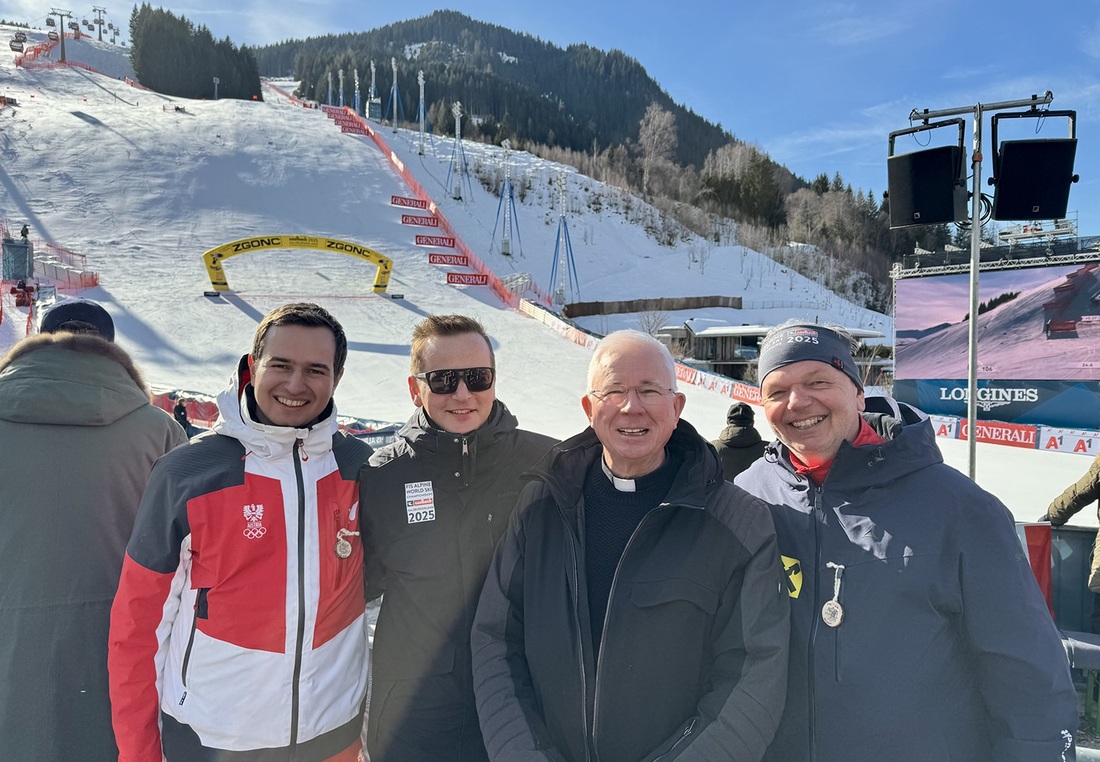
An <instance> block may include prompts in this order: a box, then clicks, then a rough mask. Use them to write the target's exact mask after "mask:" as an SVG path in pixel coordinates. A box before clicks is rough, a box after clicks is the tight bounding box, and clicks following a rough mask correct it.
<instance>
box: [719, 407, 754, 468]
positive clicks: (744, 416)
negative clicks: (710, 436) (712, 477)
mask: <svg viewBox="0 0 1100 762" xmlns="http://www.w3.org/2000/svg"><path fill="white" fill-rule="evenodd" d="M754 418H755V415H754V413H753V409H752V406H751V405H747V404H745V403H744V402H735V403H734V404H732V405H730V409H729V412H728V413H726V428H724V429H722V434H721V435H720V436H719V437H718V438H717V439H715V440H714V441H712V442H711V444H712V445H714V449H715V450H717V451H718V457H719V458H720V459H721V461H722V470H723V471H724V472H725V475H726V481H729V482H732V481H733V477H735V476H737V475H738V474H739V473H741V472H742V471H744V470H745V469H746V468H748V467H749V466H751V465H752V464H753V461H755V460H756V459H757V458H759V457H760V456H761V455H763V454H764V440H763V439H761V438H760V432H759V431H757V430H756V427H755V426H754V425H753V420H754Z"/></svg>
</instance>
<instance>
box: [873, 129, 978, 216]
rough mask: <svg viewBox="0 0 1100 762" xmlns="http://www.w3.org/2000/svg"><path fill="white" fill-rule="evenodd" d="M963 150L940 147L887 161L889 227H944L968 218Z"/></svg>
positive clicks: (953, 147) (890, 158)
mask: <svg viewBox="0 0 1100 762" xmlns="http://www.w3.org/2000/svg"><path fill="white" fill-rule="evenodd" d="M961 150H962V149H960V148H959V147H958V146H941V147H939V148H929V149H928V150H926V151H915V152H913V153H906V154H901V155H900V156H891V157H889V158H888V159H887V160H886V182H887V191H888V193H889V199H890V227H892V228H904V227H909V226H912V225H942V224H943V223H945V222H955V221H956V220H962V219H966V217H967V213H966V183H965V177H964V176H963V174H962V171H961V170H962V154H961Z"/></svg>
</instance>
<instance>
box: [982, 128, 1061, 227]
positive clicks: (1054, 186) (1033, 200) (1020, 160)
mask: <svg viewBox="0 0 1100 762" xmlns="http://www.w3.org/2000/svg"><path fill="white" fill-rule="evenodd" d="M1076 154H1077V138H1047V139H1043V140H1006V141H1004V142H1003V143H1001V152H1000V158H999V161H998V166H999V169H998V172H997V177H996V186H995V188H994V191H993V219H995V220H1053V219H1057V218H1059V217H1065V216H1066V206H1067V205H1068V204H1069V186H1070V183H1072V182H1073V159H1074V157H1075V155H1076Z"/></svg>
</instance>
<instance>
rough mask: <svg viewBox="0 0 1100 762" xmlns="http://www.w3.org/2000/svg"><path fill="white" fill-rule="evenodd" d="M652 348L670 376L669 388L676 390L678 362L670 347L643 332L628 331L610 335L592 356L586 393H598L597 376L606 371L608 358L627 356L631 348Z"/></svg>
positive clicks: (601, 342)
mask: <svg viewBox="0 0 1100 762" xmlns="http://www.w3.org/2000/svg"><path fill="white" fill-rule="evenodd" d="M638 347H650V348H652V349H655V350H657V352H659V353H660V357H661V363H662V365H663V366H664V371H665V373H666V374H667V376H668V386H669V388H670V389H676V361H675V360H673V359H672V355H671V354H670V353H669V351H668V347H666V346H665V345H664V344H662V343H661V342H660V341H658V340H657V339H655V338H653V337H652V336H650V335H649V334H648V333H645V332H643V331H636V330H634V329H628V330H624V331H615V332H613V333H609V334H608V335H607V336H605V337H604V338H603V340H602V341H600V345H599V346H598V347H596V351H595V352H594V353H593V354H592V360H591V361H590V362H589V363H588V381H587V388H586V391H589V392H591V391H596V390H595V389H594V388H593V386H592V385H593V383H595V380H596V376H597V375H598V374H599V373H600V371H601V370H603V369H604V367H605V365H606V361H607V358H608V357H613V356H616V355H621V354H625V353H626V352H628V351H629V350H630V349H631V348H638Z"/></svg>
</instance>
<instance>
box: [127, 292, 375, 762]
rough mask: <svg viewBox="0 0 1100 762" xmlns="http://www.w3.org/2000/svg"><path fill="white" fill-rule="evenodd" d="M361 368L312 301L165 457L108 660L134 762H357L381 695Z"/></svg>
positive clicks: (262, 338) (262, 334)
mask: <svg viewBox="0 0 1100 762" xmlns="http://www.w3.org/2000/svg"><path fill="white" fill-rule="evenodd" d="M346 356H347V339H346V337H345V335H344V331H343V329H342V328H341V327H340V324H339V323H338V322H337V321H336V319H335V318H333V317H332V316H331V315H330V314H329V313H328V312H326V311H325V310H323V309H322V308H320V307H318V306H317V305H313V304H288V305H284V306H282V307H279V308H277V309H276V310H274V311H273V312H271V313H270V314H268V315H267V316H266V317H265V318H264V319H263V321H262V322H261V323H260V326H259V328H258V329H257V331H256V336H255V338H254V341H253V347H252V352H251V354H249V355H247V356H245V357H244V358H242V360H241V362H240V364H239V365H238V368H237V373H236V374H235V376H234V378H233V380H232V383H231V384H230V386H229V388H227V389H226V390H225V391H224V392H223V393H222V394H221V396H220V397H219V398H218V406H219V408H220V419H219V421H218V423H217V425H216V426H215V427H214V430H213V431H212V432H211V433H209V434H205V435H202V436H199V437H196V438H195V439H193V440H192V441H191V442H190V443H189V444H187V445H185V446H183V447H180V448H178V449H177V450H175V451H173V452H172V453H170V454H169V456H166V457H163V458H161V459H160V460H159V461H158V462H157V464H156V466H155V467H154V469H153V473H152V475H151V477H150V480H149V485H148V487H147V489H146V490H145V494H144V496H143V497H142V501H141V506H140V508H139V509H138V516H137V521H136V524H135V527H134V533H133V535H132V537H131V539H130V543H129V545H128V546H127V551H126V559H125V562H124V565H123V570H122V579H121V582H120V584H119V590H118V595H117V596H116V598H115V603H114V607H113V609H112V612H111V635H110V648H109V656H108V668H109V672H110V689H111V704H112V716H113V723H114V730H115V735H116V737H117V741H118V746H119V760H120V762H161V759H162V754H163V756H164V758H166V759H168V760H169V762H204V761H205V760H218V761H219V762H222V761H223V760H225V761H228V760H236V759H241V760H244V759H247V760H249V762H260V761H262V760H268V759H271V760H275V759H278V760H281V761H283V762H288V761H293V762H323V761H329V760H331V761H332V762H344V760H350V762H354V760H355V758H356V756H357V755H358V751H359V732H360V729H361V727H362V713H363V702H364V697H365V695H366V688H367V626H366V621H365V618H364V608H365V604H364V594H363V571H362V570H363V551H362V546H361V544H360V541H359V535H358V531H357V530H358V515H357V512H358V502H357V500H358V492H357V489H356V484H355V476H356V473H357V471H358V470H359V467H360V466H361V465H362V464H363V463H364V462H365V461H366V459H367V458H368V457H369V456H370V452H371V450H370V448H369V447H368V446H367V445H365V444H363V443H361V442H359V441H358V440H355V439H353V438H351V437H348V436H345V435H343V434H341V433H340V432H338V430H337V424H336V410H335V407H334V405H333V402H332V394H333V391H334V390H335V389H336V385H337V383H339V380H340V376H341V374H342V372H343V367H344V360H345V358H346Z"/></svg>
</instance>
